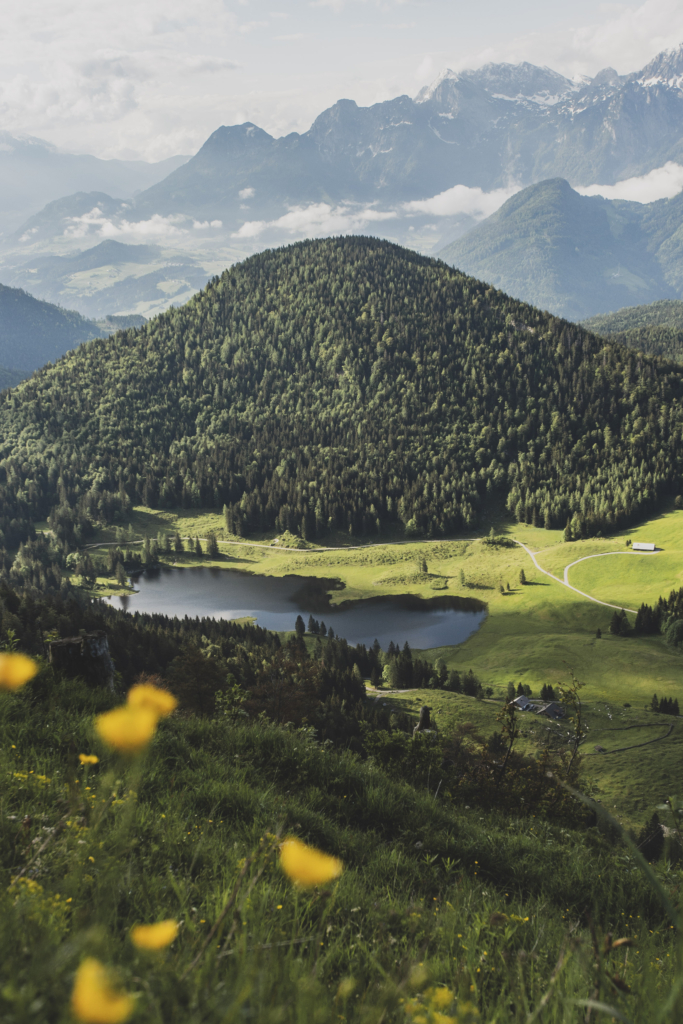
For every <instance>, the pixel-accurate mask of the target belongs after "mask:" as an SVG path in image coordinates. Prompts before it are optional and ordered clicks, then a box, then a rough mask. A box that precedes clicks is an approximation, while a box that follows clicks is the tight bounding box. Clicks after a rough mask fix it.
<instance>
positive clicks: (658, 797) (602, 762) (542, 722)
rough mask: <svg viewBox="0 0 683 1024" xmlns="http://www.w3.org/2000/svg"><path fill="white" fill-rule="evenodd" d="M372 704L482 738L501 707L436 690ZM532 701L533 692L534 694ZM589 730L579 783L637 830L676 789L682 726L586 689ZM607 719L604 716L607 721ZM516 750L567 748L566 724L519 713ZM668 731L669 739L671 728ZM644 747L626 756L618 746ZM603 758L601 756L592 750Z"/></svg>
mask: <svg viewBox="0 0 683 1024" xmlns="http://www.w3.org/2000/svg"><path fill="white" fill-rule="evenodd" d="M371 692H373V693H374V695H375V696H376V699H378V700H380V701H382V702H384V703H386V704H387V705H389V706H395V707H396V709H397V710H400V711H405V712H408V713H409V714H414V715H416V714H417V713H418V711H419V709H420V707H421V706H422V705H423V704H427V705H429V706H430V707H431V708H432V711H433V717H434V718H435V720H436V722H437V725H439V727H440V728H442V729H443V728H444V727H445V728H446V729H448V728H450V727H452V726H453V725H456V724H461V725H462V724H466V723H471V724H472V725H474V726H476V728H477V730H478V731H479V733H480V734H481V735H483V736H489V735H490V734H491V733H492V732H494V731H496V730H498V729H499V728H500V725H499V724H498V723H497V721H496V718H497V715H498V714H499V712H500V710H501V707H502V702H500V701H495V700H475V699H474V697H465V696H463V695H461V694H455V693H446V692H439V691H435V690H410V691H407V692H405V693H396V692H391V693H382V692H381V691H378V692H376V693H375V692H374V691H371ZM536 695H537V696H538V694H536ZM582 698H584V714H585V721H586V724H587V727H588V733H587V737H586V741H585V743H584V745H583V747H582V754H583V757H584V776H585V785H586V787H587V788H588V789H589V790H590V792H591V793H592V794H593V795H594V796H595V797H596V799H598V800H600V801H601V802H602V803H603V804H604V805H605V806H606V807H607V808H608V810H609V811H610V812H611V813H612V814H613V815H614V816H615V817H616V818H617V819H618V820H619V821H620V822H621V823H622V824H623V825H624V826H625V827H632V828H634V829H635V830H636V831H638V830H639V829H640V828H641V827H642V825H643V824H644V823H645V821H647V820H648V819H649V818H650V817H651V815H652V813H653V812H654V810H655V808H656V807H657V805H658V804H661V803H662V802H663V801H664V800H666V799H667V797H668V795H669V791H671V792H675V791H676V790H677V789H678V788H680V787H679V782H678V780H679V776H680V766H681V763H682V762H683V721H682V720H681V719H675V718H671V717H669V716H667V715H654V714H652V713H651V712H649V711H646V710H645V709H644V707H643V706H642V705H640V706H637V705H634V706H632V707H630V708H624V707H623V706H622V705H621V704H619V703H617V702H613V701H604V700H600V701H599V700H596V699H594V698H592V696H591V693H590V688H586V689H585V690H584V691H582ZM610 716H611V717H610ZM518 723H519V727H520V730H521V734H520V737H519V740H518V745H519V748H520V750H523V751H525V752H528V753H531V752H533V751H535V750H538V749H539V748H542V747H544V746H545V744H546V742H547V741H548V733H549V732H550V734H551V735H552V736H553V737H557V740H556V742H558V743H559V744H560V745H563V744H564V743H566V739H567V728H568V727H567V725H566V724H565V723H562V722H559V723H552V722H548V721H547V720H546V719H538V718H536V717H535V716H533V715H531V714H523V715H521V716H520V717H519V719H518ZM672 726H673V730H672V732H671V734H670V735H667V734H668V733H669V729H670V727H672ZM655 738H656V742H654V743H651V742H648V744H647V746H640V747H635V749H632V750H623V751H622V750H621V748H622V747H630V746H635V745H636V744H641V743H644V742H646V741H651V740H653V739H655ZM598 746H600V747H603V748H604V749H605V750H606V751H609V752H610V753H606V754H600V753H597V752H596V751H595V747H598Z"/></svg>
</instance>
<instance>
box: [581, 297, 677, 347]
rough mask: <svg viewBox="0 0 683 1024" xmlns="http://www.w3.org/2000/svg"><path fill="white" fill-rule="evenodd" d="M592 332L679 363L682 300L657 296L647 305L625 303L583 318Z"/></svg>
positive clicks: (584, 323) (584, 324)
mask: <svg viewBox="0 0 683 1024" xmlns="http://www.w3.org/2000/svg"><path fill="white" fill-rule="evenodd" d="M583 326H584V327H586V328H588V330H589V331H595V333H596V334H604V335H609V336H610V337H611V338H612V339H613V340H614V341H617V342H619V344H621V345H628V346H629V348H636V349H638V350H639V351H641V352H647V353H648V354H649V355H654V356H662V358H664V359H671V360H672V361H673V362H675V363H683V302H681V301H680V300H677V299H660V300H659V301H658V302H651V303H650V304H649V305H647V306H627V307H626V308H625V309H619V310H617V312H616V313H605V314H603V315H601V316H594V317H591V318H590V319H589V320H584V321H583Z"/></svg>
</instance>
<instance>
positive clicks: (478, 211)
mask: <svg viewBox="0 0 683 1024" xmlns="http://www.w3.org/2000/svg"><path fill="white" fill-rule="evenodd" d="M518 191H519V188H518V187H515V188H498V189H495V190H494V191H493V192H484V191H483V189H480V188H469V187H468V186H467V185H454V186H453V188H449V189H446V191H445V192H440V193H439V194H438V195H436V196H432V197H431V199H415V200H413V201H412V202H409V203H403V204H402V205H401V209H402V210H403V211H404V212H405V213H408V214H411V213H426V214H428V215H429V216H430V217H456V216H458V214H463V213H466V214H469V216H471V217H476V218H477V219H481V218H483V217H490V216H491V214H492V213H495V212H496V210H497V209H499V207H501V206H502V205H503V203H504V202H506V201H507V200H508V199H509V198H510V196H513V195H514V194H515V192H518Z"/></svg>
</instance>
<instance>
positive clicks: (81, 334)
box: [0, 285, 102, 386]
mask: <svg viewBox="0 0 683 1024" xmlns="http://www.w3.org/2000/svg"><path fill="white" fill-rule="evenodd" d="M101 333H102V332H101V331H100V329H99V328H98V326H97V324H95V323H93V322H92V321H91V320H86V319H85V318H84V317H82V316H81V314H80V313H76V312H75V311H74V310H70V309H62V308H61V307H60V306H53V305H52V304H51V303H50V302H42V301H41V300H40V299H35V298H34V297H33V296H32V295H29V294H28V292H25V291H23V290H22V289H21V288H8V287H7V286H6V285H0V366H4V367H7V368H8V369H9V370H14V371H17V370H18V371H23V372H24V373H26V372H30V371H31V370H37V369H38V368H39V367H40V366H44V365H45V363H49V362H54V361H55V360H57V359H59V357H60V356H63V355H64V353H65V352H68V351H69V350H70V349H72V348H75V347H76V345H80V344H81V342H83V341H88V340H89V339H90V338H96V337H97V336H98V334H101ZM15 383H16V382H15ZM4 386H9V385H4Z"/></svg>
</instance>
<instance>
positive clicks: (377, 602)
mask: <svg viewBox="0 0 683 1024" xmlns="http://www.w3.org/2000/svg"><path fill="white" fill-rule="evenodd" d="M135 586H136V589H137V590H138V591H139V593H137V594H133V595H130V596H128V595H126V596H125V597H112V598H107V601H108V603H110V604H112V605H113V606H114V607H117V608H124V609H125V610H126V611H130V612H149V613H156V614H161V615H169V616H178V617H179V618H182V617H184V616H186V615H187V616H189V617H190V618H194V617H201V616H211V617H213V618H218V619H241V618H246V617H249V618H253V619H255V620H256V622H257V623H258V625H259V626H263V627H264V628H265V629H272V630H276V631H280V632H281V631H283V630H288V629H293V628H294V622H295V620H296V617H297V615H299V614H300V615H302V616H303V618H304V621H305V622H307V620H308V616H309V614H312V615H314V616H315V617H316V618H318V619H321V618H322V619H324V621H325V624H326V625H327V626H328V627H330V626H331V627H332V628H333V629H334V632H335V633H336V635H337V636H341V637H345V638H346V640H348V642H349V643H351V644H357V643H364V644H366V645H368V646H369V645H370V644H372V643H373V642H374V640H375V638H376V639H377V640H379V642H380V644H381V646H382V647H383V648H384V649H386V648H387V647H388V645H389V643H390V641H394V643H399V644H400V645H401V646H402V645H403V644H404V642H405V641H406V640H407V641H408V643H409V644H410V646H411V647H416V648H428V647H445V646H448V645H451V644H459V643H462V642H463V641H464V640H466V639H467V637H468V636H470V635H471V634H472V633H474V632H475V630H477V629H478V628H479V626H480V625H481V623H482V621H483V619H484V617H485V615H486V612H485V611H484V610H482V606H481V605H479V607H477V605H478V602H476V601H470V602H467V601H459V600H458V599H457V598H452V597H442V596H440V597H436V598H433V599H431V600H429V601H425V600H420V599H419V598H415V597H410V596H408V595H403V596H400V597H380V598H371V599H369V600H365V601H359V602H357V603H355V604H352V603H348V604H346V605H342V606H341V607H340V606H331V605H330V604H329V594H328V591H329V590H331V589H338V588H339V586H340V584H339V583H338V582H337V581H335V580H320V579H317V578H314V577H302V576H285V577H282V578H281V577H274V576H251V575H249V574H248V573H241V572H236V571H235V570H231V569H216V568H205V567H201V566H198V567H192V568H186V569H156V570H152V571H147V572H145V573H143V574H142V575H141V576H139V577H137V578H136V580H135ZM463 606H464V607H463Z"/></svg>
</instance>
